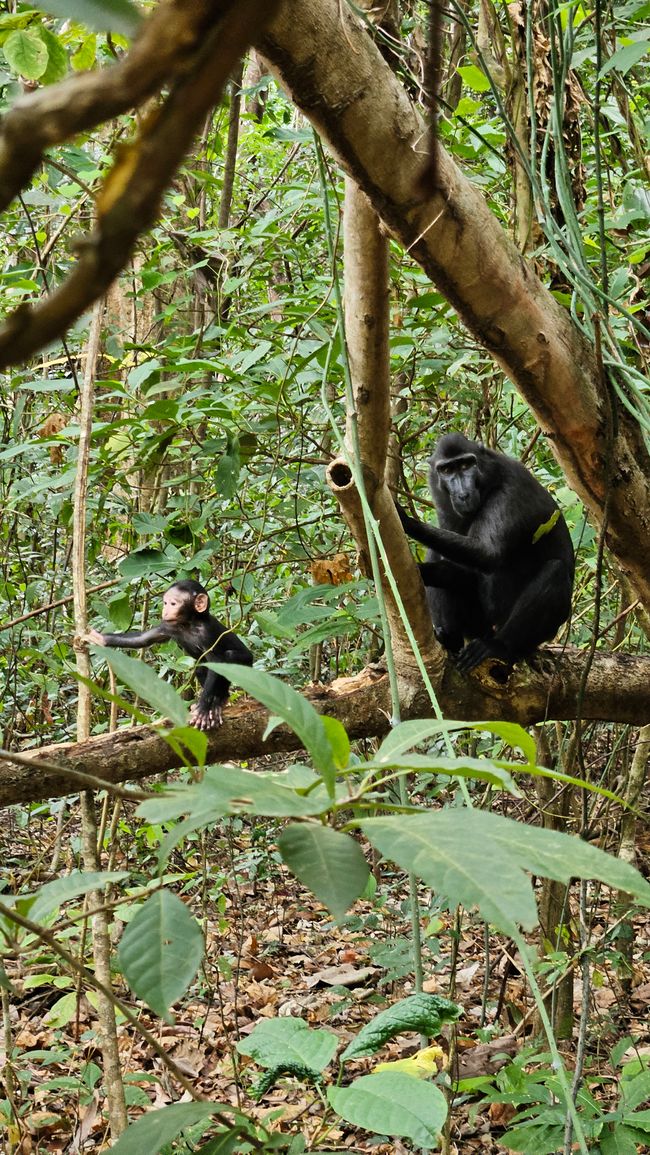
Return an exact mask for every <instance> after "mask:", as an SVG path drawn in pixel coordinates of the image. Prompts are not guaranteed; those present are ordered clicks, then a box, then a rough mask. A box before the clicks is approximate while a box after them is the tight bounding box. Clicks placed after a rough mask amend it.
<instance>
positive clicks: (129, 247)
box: [0, 0, 277, 368]
mask: <svg viewBox="0 0 650 1155" xmlns="http://www.w3.org/2000/svg"><path fill="white" fill-rule="evenodd" d="M275 7H277V0H222V2H221V3H211V2H210V0H197V2H196V4H187V3H182V2H181V0H170V2H169V3H167V4H163V5H161V6H160V7H159V8H158V9H156V10H155V12H154V14H153V16H152V17H151V18H150V20H149V21H148V22H147V24H146V25H145V29H144V31H143V33H142V36H141V38H140V39H139V40H138V41H137V42H136V44H135V45H134V48H133V49H132V52H131V53H130V54H129V56H128V57H127V58H126V59H125V61H123V62H122V63H121V64H118V65H115V66H114V67H113V68H112V69H106V70H104V71H102V72H100V73H88V74H86V75H84V76H82V77H79V78H73V79H72V80H68V81H66V82H65V83H63V84H60V85H56V86H54V88H47V89H44V90H43V91H41V92H38V93H36V94H34V95H33V96H31V97H25V98H24V99H23V100H20V101H18V102H17V104H16V105H15V106H14V108H13V109H12V111H11V112H10V113H9V115H8V116H7V117H6V119H5V122H4V127H3V132H2V136H0V207H1V206H2V204H3V203H4V204H5V205H6V203H7V201H8V200H10V199H11V198H12V197H13V196H14V195H15V194H16V192H18V191H19V189H20V187H21V186H22V184H23V183H26V181H27V180H28V179H29V177H30V176H31V174H32V172H33V171H34V168H35V167H36V164H37V163H38V161H39V160H40V159H41V156H42V152H43V149H44V148H45V147H46V146H47V145H48V144H53V143H56V142H58V141H60V140H64V139H66V137H68V136H69V135H71V133H73V132H77V131H80V130H81V129H82V128H86V127H89V126H90V125H92V124H95V123H96V122H97V121H98V120H100V119H107V118H108V117H109V116H111V115H115V114H116V113H117V112H122V111H124V110H125V109H126V108H128V107H130V106H131V105H132V104H134V103H135V104H140V103H141V102H142V100H143V99H144V98H145V97H146V96H148V95H150V93H151V91H152V90H154V89H155V88H156V87H158V86H159V85H160V84H161V83H162V81H163V80H164V79H169V78H172V79H173V78H174V77H176V83H175V85H174V87H173V88H172V91H171V93H170V94H169V96H168V97H167V98H166V100H165V102H164V104H163V105H162V108H161V109H160V111H159V112H158V113H157V114H155V115H154V114H152V115H149V116H148V117H147V118H146V119H145V121H144V122H143V125H142V128H141V131H140V135H139V137H138V138H137V139H136V140H134V141H133V142H132V143H131V144H129V145H127V146H124V147H123V148H122V150H121V152H120V154H119V155H118V159H117V161H116V164H115V165H114V167H113V169H112V170H111V172H110V173H109V175H108V177H107V179H106V181H105V182H104V185H103V188H102V191H101V194H100V197H99V198H98V221H97V226H96V228H95V230H94V232H93V233H92V234H91V235H90V236H88V237H86V238H85V239H84V240H83V242H81V243H80V244H79V245H78V252H79V260H78V261H77V262H76V263H75V265H74V267H73V269H72V272H71V273H70V274H69V275H68V276H67V277H66V279H65V281H64V282H63V284H62V286H61V288H60V289H58V290H56V291H55V292H54V293H52V294H51V295H50V296H48V297H45V298H44V299H43V300H41V301H40V302H39V303H38V304H36V305H22V306H21V307H20V308H19V309H17V310H16V312H15V313H13V314H12V315H11V316H10V317H9V318H8V319H7V321H6V322H5V324H4V325H3V326H2V328H0V368H5V367H6V366H7V365H13V364H16V363H18V362H20V361H23V360H25V359H26V358H28V357H30V356H31V355H32V354H33V353H35V352H36V351H37V350H38V349H40V348H41V347H42V346H43V345H45V344H47V343H48V342H49V341H51V340H54V338H56V337H59V336H61V335H62V334H63V333H65V331H66V329H67V328H68V326H69V325H71V324H72V322H73V321H74V320H76V318H77V317H79V316H80V315H81V314H82V313H83V312H84V311H85V310H86V309H87V308H88V307H89V306H90V305H91V304H92V303H93V302H94V301H95V300H97V298H98V297H100V296H101V295H102V294H103V293H105V292H106V290H107V289H108V287H109V286H110V284H111V282H112V281H113V280H114V279H115V277H116V276H117V274H118V273H119V272H120V270H121V269H123V268H124V266H125V265H126V262H127V261H128V259H129V257H130V256H131V253H132V252H133V249H134V248H135V244H136V242H137V240H138V238H139V236H140V235H141V234H142V233H144V232H145V231H146V230H147V229H148V228H150V227H151V225H152V224H153V223H154V221H155V219H156V216H157V214H158V207H159V204H160V199H161V197H162V194H163V193H164V191H165V189H166V188H167V187H168V186H169V184H170V183H171V180H172V177H173V175H174V173H175V172H176V169H177V168H178V165H179V164H180V162H181V160H182V159H183V157H184V155H185V154H186V152H187V151H188V150H189V147H190V145H191V142H192V139H193V137H194V135H195V133H196V132H197V131H198V130H199V129H200V127H201V125H202V123H203V122H204V120H205V116H206V114H207V112H208V111H209V110H210V109H211V108H212V107H213V105H214V104H216V103H217V102H218V100H219V99H220V97H221V94H222V92H223V89H224V86H225V84H226V81H227V80H228V77H229V75H230V73H231V71H232V69H233V67H234V65H235V64H236V62H237V61H238V59H239V58H240V56H241V55H242V53H243V52H244V51H245V49H246V48H247V46H248V45H249V44H250V43H251V40H252V39H253V36H254V35H255V34H258V33H259V29H260V25H262V26H264V24H265V23H266V21H267V20H268V19H269V17H270V16H271V14H272V12H273V10H274V8H275ZM163 10H164V11H163ZM165 14H166V16H167V18H168V20H169V21H170V23H168V24H167V25H165V22H164V16H165ZM161 22H162V23H161ZM175 35H176V36H177V41H176V44H175V48H174V50H173V51H172V52H170V50H169V47H168V46H169V45H170V44H174V36H175ZM161 42H162V43H164V44H165V45H166V47H165V50H164V51H163V54H162V59H163V60H164V61H165V62H166V65H167V71H166V72H163V71H162V70H161V68H160V66H159V63H160V62H159V61H158V58H157V55H156V48H157V46H158V45H159V44H160V43H161ZM145 50H146V57H147V59H148V57H149V55H151V56H152V59H153V60H154V61H157V65H154V64H152V63H151V62H149V65H148V67H145V66H144V63H143V59H142V57H143V52H145ZM138 65H140V68H141V69H143V72H144V75H143V76H142V77H138ZM26 142H29V143H28V144H27V145H26ZM21 148H22V149H25V157H24V158H22V157H21V151H20V150H21ZM12 166H13V167H12Z"/></svg>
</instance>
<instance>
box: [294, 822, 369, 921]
mask: <svg viewBox="0 0 650 1155" xmlns="http://www.w3.org/2000/svg"><path fill="white" fill-rule="evenodd" d="M278 847H279V850H280V854H281V855H282V857H283V859H284V861H285V862H286V864H287V866H289V867H290V868H291V870H292V871H293V872H294V874H296V875H297V876H298V878H299V879H300V881H301V882H304V884H305V886H307V887H309V889H310V890H311V892H312V894H315V895H316V898H317V899H319V901H320V902H322V903H324V905H325V906H326V907H327V909H328V910H330V911H331V912H332V914H333V915H334V918H335V919H336V920H337V921H338V922H340V921H341V919H342V918H343V917H344V915H345V912H346V911H347V910H348V909H349V907H350V906H351V905H352V903H353V902H354V901H355V899H357V898H359V896H360V895H362V894H363V892H364V890H365V888H366V883H367V881H368V875H369V874H370V870H369V868H368V864H367V862H366V860H365V858H364V857H363V852H362V850H361V847H360V846H359V843H358V842H356V841H355V840H354V838H352V836H351V835H350V834H342V833H341V832H340V831H339V830H333V829H332V827H331V826H321V825H320V824H317V823H311V822H310V823H308V822H294V823H292V825H291V826H287V828H286V830H283V832H282V834H281V835H280V837H279V838H278Z"/></svg>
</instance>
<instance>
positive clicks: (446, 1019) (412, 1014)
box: [341, 992, 463, 1063]
mask: <svg viewBox="0 0 650 1155" xmlns="http://www.w3.org/2000/svg"><path fill="white" fill-rule="evenodd" d="M462 1013H463V1012H462V1007H459V1006H458V1004H457V1003H452V1002H451V1001H450V1000H449V999H444V998H442V997H441V996H440V995H428V994H425V993H423V992H422V993H420V994H417V995H409V997H408V998H406V999H401V1000H400V1002H398V1003H395V1004H394V1005H393V1006H392V1007H388V1009H387V1010H385V1011H382V1012H381V1013H380V1014H378V1015H375V1017H374V1019H371V1021H370V1022H369V1023H366V1024H365V1026H364V1027H362V1028H361V1030H360V1031H359V1034H358V1035H357V1037H356V1038H355V1039H353V1040H352V1042H351V1043H350V1044H349V1046H347V1047H346V1048H345V1050H344V1052H343V1054H342V1055H341V1062H342V1063H346V1062H348V1060H349V1059H362V1058H366V1057H367V1056H368V1055H374V1054H375V1052H376V1051H378V1050H379V1048H380V1047H383V1045H384V1043H387V1042H388V1041H389V1039H392V1038H393V1037H394V1036H395V1035H400V1034H402V1033H403V1032H404V1031H417V1032H418V1034H420V1035H426V1036H427V1037H428V1038H434V1037H435V1036H436V1035H438V1034H439V1033H440V1029H441V1027H442V1025H443V1023H454V1022H456V1019H459V1018H460V1016H461V1014H462Z"/></svg>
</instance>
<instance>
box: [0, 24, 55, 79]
mask: <svg viewBox="0 0 650 1155" xmlns="http://www.w3.org/2000/svg"><path fill="white" fill-rule="evenodd" d="M3 52H4V54H5V60H6V61H7V64H8V65H9V67H10V68H11V69H13V71H14V72H16V73H18V75H19V76H24V77H25V79H26V80H38V79H39V77H41V76H42V75H43V73H44V72H45V69H46V68H47V60H48V56H47V46H46V44H45V42H44V41H43V40H42V39H41V37H40V36H39V34H38V32H37V31H32V30H31V29H26V30H25V31H23V30H22V29H19V30H18V31H16V32H11V33H10V34H9V36H8V37H7V39H6V40H5V42H4V44H3Z"/></svg>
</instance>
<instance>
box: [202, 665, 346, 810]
mask: <svg viewBox="0 0 650 1155" xmlns="http://www.w3.org/2000/svg"><path fill="white" fill-rule="evenodd" d="M206 665H207V666H209V668H210V669H211V670H216V671H217V673H218V674H222V675H223V677H224V678H228V680H229V681H231V682H234V683H235V685H236V686H241V687H242V689H244V690H246V693H247V694H251V695H252V696H253V697H254V698H257V700H258V702H261V703H262V705H263V706H266V708H267V709H268V710H270V711H271V713H272V714H277V715H278V716H279V717H280V718H282V720H283V721H284V722H286V723H287V726H289V727H290V728H291V729H292V730H293V731H294V733H295V734H297V735H298V737H299V738H300V740H301V742H302V743H303V745H304V747H305V749H306V750H307V751H308V752H309V753H310V754H311V757H312V758H313V761H314V766H315V767H316V769H317V770H318V771H319V773H320V774H322V776H323V780H324V782H325V785H326V786H327V789H328V791H329V794H330V797H333V796H334V783H335V778H336V770H335V766H334V754H333V751H332V747H331V745H330V742H329V740H328V737H327V733H326V730H325V727H324V725H323V721H322V718H321V717H320V715H319V714H317V713H316V710H315V709H314V707H313V706H312V705H311V703H310V702H308V701H307V700H306V698H303V696H302V694H299V693H298V692H297V691H296V690H292V689H291V687H290V686H287V685H285V684H284V682H281V681H280V679H279V678H272V677H271V675H270V674H265V673H263V672H262V671H261V670H251V669H248V667H247V666H237V665H234V664H233V665H231V664H225V663H222V662H206Z"/></svg>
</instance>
